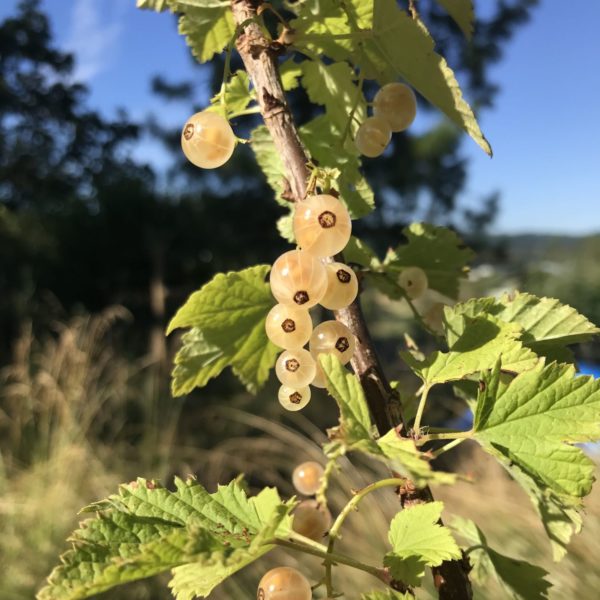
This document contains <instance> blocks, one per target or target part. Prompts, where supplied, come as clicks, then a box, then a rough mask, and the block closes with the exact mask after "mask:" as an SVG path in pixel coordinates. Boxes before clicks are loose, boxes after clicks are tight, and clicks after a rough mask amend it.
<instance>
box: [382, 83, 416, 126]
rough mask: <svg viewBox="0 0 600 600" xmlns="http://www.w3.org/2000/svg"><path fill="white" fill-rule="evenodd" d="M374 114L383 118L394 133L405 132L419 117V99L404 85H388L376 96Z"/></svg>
mask: <svg viewBox="0 0 600 600" xmlns="http://www.w3.org/2000/svg"><path fill="white" fill-rule="evenodd" d="M373 114H374V115H375V116H376V117H381V118H382V119H384V120H385V121H387V123H388V124H389V126H390V129H391V130H392V131H395V132H397V131H404V130H405V129H407V128H408V127H409V126H410V125H411V124H412V122H413V121H414V120H415V116H416V115H417V98H416V96H415V93H414V92H413V91H412V88H410V87H409V86H407V85H405V84H404V83H398V82H396V83H388V84H387V85H384V86H383V87H382V88H381V89H380V90H379V91H378V92H377V94H375V98H374V99H373Z"/></svg>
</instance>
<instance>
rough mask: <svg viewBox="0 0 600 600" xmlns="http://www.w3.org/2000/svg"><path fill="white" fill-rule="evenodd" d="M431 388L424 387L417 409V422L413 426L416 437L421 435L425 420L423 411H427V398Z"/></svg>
mask: <svg viewBox="0 0 600 600" xmlns="http://www.w3.org/2000/svg"><path fill="white" fill-rule="evenodd" d="M430 389H431V387H430V386H428V385H425V386H423V392H422V393H421V398H420V399H419V406H418V407H417V414H416V415H415V422H414V425H413V431H414V432H415V434H416V435H419V433H420V431H421V419H422V418H423V411H424V410H425V405H426V404H427V396H428V395H429V390H430Z"/></svg>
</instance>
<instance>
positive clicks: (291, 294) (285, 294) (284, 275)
mask: <svg viewBox="0 0 600 600" xmlns="http://www.w3.org/2000/svg"><path fill="white" fill-rule="evenodd" d="M270 281H271V292H272V293H273V296H275V298H277V300H278V301H279V302H281V303H282V304H294V305H296V306H301V307H302V308H305V309H307V308H311V307H312V306H315V304H317V303H318V302H319V301H320V300H321V298H322V297H323V295H324V294H325V291H326V290H327V271H326V270H325V266H324V265H323V263H322V262H321V261H320V260H319V259H317V258H315V257H314V256H312V255H310V254H308V253H306V252H303V251H302V250H290V251H289V252H285V253H284V254H282V255H281V256H280V257H279V258H278V259H277V260H276V261H275V262H274V263H273V267H272V268H271V276H270Z"/></svg>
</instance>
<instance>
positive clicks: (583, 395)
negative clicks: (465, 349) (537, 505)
mask: <svg viewBox="0 0 600 600" xmlns="http://www.w3.org/2000/svg"><path fill="white" fill-rule="evenodd" d="M498 382H499V369H498V367H496V369H494V371H493V372H492V373H491V374H490V375H488V376H487V377H486V378H485V385H484V386H482V387H483V390H481V391H480V393H479V396H478V399H477V408H476V411H475V420H474V424H473V428H474V437H475V439H476V440H477V441H478V442H479V443H480V444H481V445H482V446H483V448H484V449H485V450H487V451H488V452H490V453H491V454H494V455H497V454H500V455H502V456H504V457H505V458H506V459H507V460H509V461H511V462H512V463H513V464H515V465H516V466H517V467H518V468H519V469H521V470H522V471H523V472H524V473H526V474H527V475H528V476H529V477H531V478H532V480H533V481H534V482H535V483H536V485H537V486H538V487H539V488H540V490H541V491H542V492H543V491H546V492H552V493H553V494H554V495H555V496H556V497H558V498H560V499H561V500H562V501H563V502H567V503H570V504H571V505H577V504H578V502H579V500H580V499H581V498H582V497H583V496H585V495H587V494H589V492H590V490H591V486H592V483H593V481H594V471H595V465H594V463H593V461H591V460H590V459H589V458H588V457H586V456H585V454H584V453H583V452H582V451H581V450H580V449H579V448H576V447H575V446H572V445H570V444H572V443H576V442H590V441H596V440H598V439H600V421H599V419H598V414H599V411H600V380H594V379H593V378H591V377H578V376H576V373H575V368H574V367H572V366H570V365H558V364H556V363H552V364H550V365H548V366H546V367H543V366H538V367H536V368H535V369H532V370H530V371H526V372H524V373H521V374H520V375H519V376H517V377H516V378H515V379H514V380H513V381H512V382H511V383H510V384H509V385H504V386H499V384H498Z"/></svg>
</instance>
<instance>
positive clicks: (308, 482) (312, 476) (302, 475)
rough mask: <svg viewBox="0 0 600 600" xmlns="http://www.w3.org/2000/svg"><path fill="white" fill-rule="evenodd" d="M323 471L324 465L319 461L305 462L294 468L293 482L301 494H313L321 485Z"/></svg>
mask: <svg viewBox="0 0 600 600" xmlns="http://www.w3.org/2000/svg"><path fill="white" fill-rule="evenodd" d="M323 473H324V471H323V467H322V466H321V465H320V464H319V463H318V462H315V461H313V460H311V461H308V462H304V463H302V464H300V465H298V466H297V467H296V468H295V469H294V473H293V474H292V483H293V484H294V487H295V488H296V489H297V490H298V491H299V492H300V493H301V494H304V495H305V496H313V495H314V494H316V493H317V491H318V489H319V486H320V485H321V478H322V477H323Z"/></svg>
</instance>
